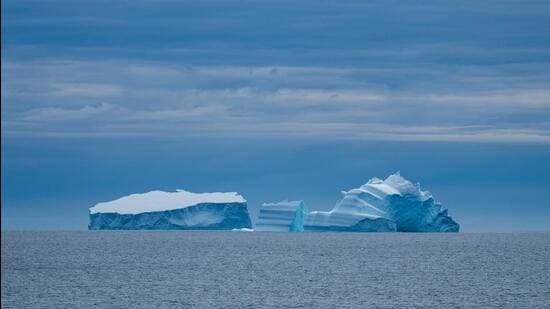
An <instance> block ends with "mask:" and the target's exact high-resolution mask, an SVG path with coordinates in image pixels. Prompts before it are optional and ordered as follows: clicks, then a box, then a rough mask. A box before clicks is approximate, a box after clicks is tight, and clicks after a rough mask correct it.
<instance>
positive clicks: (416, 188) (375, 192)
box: [304, 173, 460, 232]
mask: <svg viewBox="0 0 550 309" xmlns="http://www.w3.org/2000/svg"><path fill="white" fill-rule="evenodd" d="M342 195H343V197H342V200H340V201H339V202H338V203H337V204H336V206H335V207H334V208H333V209H332V210H330V211H312V212H310V213H309V214H308V216H307V218H306V220H305V223H304V228H305V230H306V231H350V232H458V231H459V228H460V226H459V224H458V223H456V222H455V221H454V220H453V219H452V218H451V217H450V216H449V215H448V212H447V210H446V209H442V206H441V204H439V203H436V202H435V201H434V199H433V197H432V195H431V194H430V192H428V191H422V190H421V189H420V185H419V184H413V183H411V182H410V181H408V180H407V179H405V178H403V177H402V176H401V175H400V174H399V173H396V174H393V175H390V176H389V177H388V178H386V179H385V180H381V179H379V178H376V177H375V178H372V179H371V180H369V181H368V182H367V183H366V184H364V185H362V186H361V187H359V188H356V189H352V190H349V191H347V192H346V191H342Z"/></svg>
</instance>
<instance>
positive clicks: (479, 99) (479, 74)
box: [2, 59, 550, 142]
mask: <svg viewBox="0 0 550 309" xmlns="http://www.w3.org/2000/svg"><path fill="white" fill-rule="evenodd" d="M544 67H545V66H544V65H542V66H541V67H539V68H534V67H533V66H532V65H531V64H526V65H524V66H521V67H519V68H518V64H510V65H509V66H506V65H498V66H495V67H492V68H488V67H486V66H468V67H460V68H455V67H449V66H447V65H435V64H432V65H429V66H424V65H422V66H408V67H403V68H397V67H385V66H382V67H377V66H372V67H359V68H350V67H323V66H281V65H262V66H230V65H223V66H217V65H215V66H188V65H175V64H169V63H165V62H151V61H129V60H116V59H113V60H101V61H96V60H62V59H61V60H60V59H53V60H41V61H34V62H32V61H30V62H29V61H11V60H6V59H3V61H2V70H3V72H2V73H3V76H8V77H9V78H7V79H3V81H2V83H3V84H2V101H3V103H4V104H3V109H2V129H3V134H4V135H8V136H9V135H17V136H23V135H24V136H52V137H54V136H55V137H71V136H72V137H79V136H80V137H81V136H97V137H108V136H109V133H112V135H111V136H114V137H116V136H150V137H164V138H171V137H184V136H207V137H220V136H224V137H232V138H240V137H246V138H249V137H258V138H281V137H284V136H287V137H289V138H305V139H308V138H330V139H358V140H369V139H370V140H403V141H452V142H460V141H498V142H548V132H550V123H549V121H548V119H550V92H549V91H548V90H547V89H548V87H547V86H548V81H549V80H550V79H548V77H549V75H548V74H547V73H544V72H542V71H544ZM521 71H529V72H534V73H533V74H529V76H528V77H524V76H525V74H524V73H523V74H519V73H518V72H521ZM537 72H538V73H537ZM535 73H536V74H535ZM480 80H482V81H483V82H482V83H480Z"/></svg>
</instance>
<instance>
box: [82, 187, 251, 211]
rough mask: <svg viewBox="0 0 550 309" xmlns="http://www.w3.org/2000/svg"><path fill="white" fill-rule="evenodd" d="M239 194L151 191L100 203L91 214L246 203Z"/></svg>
mask: <svg viewBox="0 0 550 309" xmlns="http://www.w3.org/2000/svg"><path fill="white" fill-rule="evenodd" d="M244 202H246V200H245V199H244V198H243V197H242V196H241V195H239V194H237V192H213V193H193V192H189V191H185V190H181V189H178V190H176V192H165V191H151V192H147V193H137V194H131V195H128V196H124V197H121V198H119V199H117V200H114V201H109V202H104V203H98V204H96V205H95V206H94V207H92V208H90V213H91V214H94V213H119V214H139V213H144V212H153V211H165V210H173V209H179V208H186V207H190V206H194V205H197V204H201V203H213V204H223V203H244Z"/></svg>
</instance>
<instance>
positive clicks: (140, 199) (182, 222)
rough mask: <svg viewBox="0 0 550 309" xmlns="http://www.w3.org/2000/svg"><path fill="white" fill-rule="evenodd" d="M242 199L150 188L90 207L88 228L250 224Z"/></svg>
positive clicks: (234, 195)
mask: <svg viewBox="0 0 550 309" xmlns="http://www.w3.org/2000/svg"><path fill="white" fill-rule="evenodd" d="M251 227H252V223H251V221H250V215H249V213H248V208H247V204H246V200H245V199H244V198H243V197H242V196H241V195H238V194H237V193H236V192H225V193H221V192H216V193H192V192H188V191H185V190H177V191H176V192H163V191H151V192H148V193H141V194H132V195H128V196H125V197H122V198H119V199H117V200H114V201H110V202H105V203H99V204H97V205H95V206H94V207H92V208H90V224H89V226H88V229H90V230H104V229H106V230H142V229H145V230H151V229H162V230H232V229H241V228H251Z"/></svg>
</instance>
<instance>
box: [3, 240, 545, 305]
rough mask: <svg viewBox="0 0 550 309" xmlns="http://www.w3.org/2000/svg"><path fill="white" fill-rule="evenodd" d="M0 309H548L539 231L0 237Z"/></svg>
mask: <svg viewBox="0 0 550 309" xmlns="http://www.w3.org/2000/svg"><path fill="white" fill-rule="evenodd" d="M1 279H2V308H94V307H96V308H192V307H196V308H429V307H432V308H468V307H469V308H479V307H486V308H550V233H502V234H475V233H471V234H470V233H458V234H413V233H408V234H404V233H388V234H386V233H381V234H377V233H303V234H291V233H269V232H264V233H247V232H222V231H200V232H198V231H197V232H194V231H82V232H2V278H1Z"/></svg>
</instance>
